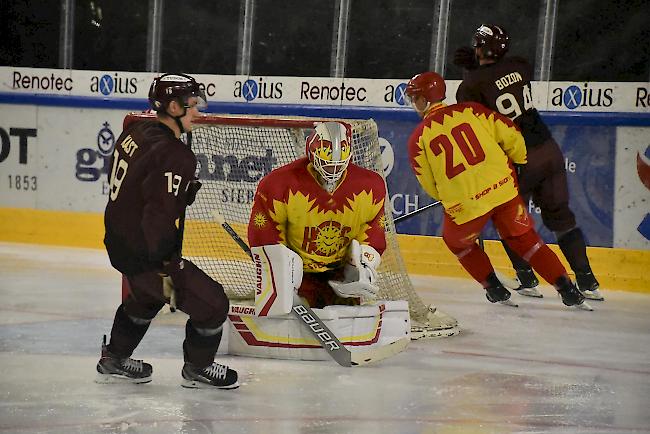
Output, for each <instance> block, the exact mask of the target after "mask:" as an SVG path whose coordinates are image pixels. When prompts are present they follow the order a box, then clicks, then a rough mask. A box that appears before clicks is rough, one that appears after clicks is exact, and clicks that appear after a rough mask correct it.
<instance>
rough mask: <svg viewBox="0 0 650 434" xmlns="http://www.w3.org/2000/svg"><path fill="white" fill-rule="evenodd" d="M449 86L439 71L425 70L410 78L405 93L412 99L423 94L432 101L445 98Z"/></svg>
mask: <svg viewBox="0 0 650 434" xmlns="http://www.w3.org/2000/svg"><path fill="white" fill-rule="evenodd" d="M446 92H447V86H446V85H445V80H444V79H443V78H442V76H441V75H440V74H438V73H437V72H431V71H429V72H423V73H421V74H417V75H415V76H414V77H413V78H412V79H410V80H409V82H408V84H407V85H406V89H405V90H404V93H405V94H406V96H407V97H408V98H410V99H413V97H415V96H422V97H424V99H426V100H427V101H429V102H430V103H435V102H438V101H442V100H443V99H445V93H446Z"/></svg>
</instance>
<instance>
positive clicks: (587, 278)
mask: <svg viewBox="0 0 650 434" xmlns="http://www.w3.org/2000/svg"><path fill="white" fill-rule="evenodd" d="M576 285H577V286H578V289H579V290H580V292H581V293H582V295H584V296H585V298H588V299H589V300H596V301H604V300H605V297H603V296H602V294H601V293H600V291H599V290H598V288H599V287H600V285H599V284H598V281H597V280H596V277H595V276H594V273H592V272H591V270H589V271H586V272H584V273H582V272H579V271H576Z"/></svg>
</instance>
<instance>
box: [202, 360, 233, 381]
mask: <svg viewBox="0 0 650 434" xmlns="http://www.w3.org/2000/svg"><path fill="white" fill-rule="evenodd" d="M205 373H206V374H208V375H209V376H211V377H213V378H218V379H220V380H223V379H225V378H226V374H227V373H228V367H227V366H224V365H220V364H218V363H213V364H212V366H209V367H207V368H205Z"/></svg>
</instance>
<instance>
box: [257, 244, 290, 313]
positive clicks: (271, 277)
mask: <svg viewBox="0 0 650 434" xmlns="http://www.w3.org/2000/svg"><path fill="white" fill-rule="evenodd" d="M251 253H252V255H253V262H254V263H255V311H256V313H257V315H258V316H274V315H284V314H287V313H289V312H291V307H292V306H293V293H294V291H296V290H297V289H298V288H299V287H300V284H301V283H302V258H301V257H300V256H299V255H298V254H296V253H295V252H294V251H293V250H291V249H289V248H288V247H286V246H285V245H283V244H270V245H266V246H259V247H253V248H251Z"/></svg>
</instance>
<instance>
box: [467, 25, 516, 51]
mask: <svg viewBox="0 0 650 434" xmlns="http://www.w3.org/2000/svg"><path fill="white" fill-rule="evenodd" d="M472 47H474V48H481V51H482V53H483V56H484V57H486V58H488V59H495V60H498V59H500V58H502V57H503V56H504V55H505V54H506V53H507V52H508V48H509V47H510V37H509V36H508V33H506V31H505V30H504V29H503V28H502V27H499V26H495V25H492V24H482V25H481V27H479V28H478V29H476V32H475V33H474V36H473V37H472Z"/></svg>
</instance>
